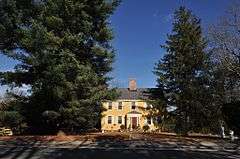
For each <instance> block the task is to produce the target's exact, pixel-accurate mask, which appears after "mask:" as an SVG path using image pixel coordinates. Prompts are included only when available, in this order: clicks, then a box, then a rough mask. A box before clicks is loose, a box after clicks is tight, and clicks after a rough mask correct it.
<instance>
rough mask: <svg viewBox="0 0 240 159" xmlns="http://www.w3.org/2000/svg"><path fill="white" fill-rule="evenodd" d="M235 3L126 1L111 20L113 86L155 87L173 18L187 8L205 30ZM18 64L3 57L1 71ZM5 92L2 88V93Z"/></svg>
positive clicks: (225, 0) (222, 0)
mask: <svg viewBox="0 0 240 159" xmlns="http://www.w3.org/2000/svg"><path fill="white" fill-rule="evenodd" d="M231 2H234V0H122V3H121V5H120V6H119V7H118V9H117V11H116V12H115V14H114V15H113V16H112V17H111V19H110V21H111V23H112V28H113V30H114V34H115V39H114V40H113V46H114V48H115V49H116V60H115V63H114V70H113V72H112V73H111V76H112V77H113V78H114V80H113V81H112V84H113V85H114V86H119V87H127V85H128V79H129V78H136V79H137V83H138V87H154V86H155V85H156V82H155V81H156V77H155V76H154V74H153V73H152V71H153V67H154V64H155V63H156V62H157V61H158V60H159V59H160V58H161V57H162V55H163V54H164V50H162V49H161V48H160V45H161V44H164V42H165V40H166V35H167V34H168V33H171V27H172V25H171V23H172V15H173V12H174V10H175V9H176V8H178V7H179V6H180V5H185V6H186V7H188V8H190V9H191V10H192V11H193V13H194V14H195V15H197V16H198V17H200V18H201V19H202V26H203V29H204V30H206V29H207V27H208V26H209V25H210V24H212V23H216V21H217V19H218V18H219V17H220V16H222V15H224V12H225V10H226V8H227V6H229V5H230V3H231ZM14 64H15V62H13V61H12V60H9V59H7V58H6V57H4V56H2V55H0V70H11V69H12V68H13V66H14ZM1 89H3V88H0V90H1Z"/></svg>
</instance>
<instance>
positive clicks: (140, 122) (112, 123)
mask: <svg viewBox="0 0 240 159" xmlns="http://www.w3.org/2000/svg"><path fill="white" fill-rule="evenodd" d="M147 91H148V88H137V84H136V80H134V79H131V80H130V81H129V87H128V88H119V89H117V92H118V93H119V97H118V99H117V100H115V101H105V102H103V107H104V108H105V109H106V111H104V112H103V113H102V119H101V129H102V131H118V130H120V129H121V127H124V128H125V129H127V130H130V131H131V130H134V129H142V128H143V126H144V125H148V126H149V128H150V130H154V129H156V127H155V126H154V123H153V119H152V118H151V117H150V116H149V114H150V108H151V105H149V104H148V103H147V99H148V95H147ZM121 125H122V126H121Z"/></svg>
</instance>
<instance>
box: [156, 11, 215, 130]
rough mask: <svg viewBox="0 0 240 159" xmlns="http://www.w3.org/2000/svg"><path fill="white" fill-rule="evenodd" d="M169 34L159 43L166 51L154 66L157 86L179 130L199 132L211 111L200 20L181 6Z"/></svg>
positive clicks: (207, 59) (206, 63)
mask: <svg viewBox="0 0 240 159" xmlns="http://www.w3.org/2000/svg"><path fill="white" fill-rule="evenodd" d="M172 32H173V33H172V34H171V35H168V40H167V41H166V44H165V45H163V46H162V48H164V49H165V50H166V54H165V55H164V57H163V58H162V59H161V60H160V61H159V63H158V64H157V65H156V67H155V74H156V75H157V82H158V88H160V89H162V90H163V91H164V93H165V101H166V102H167V105H168V107H175V108H176V112H175V113H176V119H177V124H176V128H177V131H178V132H179V133H187V131H188V130H194V131H201V130H200V129H202V128H204V127H205V126H207V125H209V124H210V123H209V120H208V119H209V116H211V115H210V114H211V113H212V110H211V108H210V107H209V103H211V102H210V100H211V92H210V89H211V87H210V82H209V79H210V76H209V71H208V69H209V58H208V56H207V54H206V53H205V49H206V42H205V40H204V38H203V36H202V30H201V26H200V20H199V19H198V18H197V17H196V16H194V15H193V14H192V13H191V11H190V10H187V9H186V8H184V7H180V9H178V10H176V12H175V14H174V22H173V30H172Z"/></svg>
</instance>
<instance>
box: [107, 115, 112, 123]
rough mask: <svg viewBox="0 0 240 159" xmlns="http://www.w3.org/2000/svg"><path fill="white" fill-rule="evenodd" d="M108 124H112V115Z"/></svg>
mask: <svg viewBox="0 0 240 159" xmlns="http://www.w3.org/2000/svg"><path fill="white" fill-rule="evenodd" d="M108 124H112V116H108Z"/></svg>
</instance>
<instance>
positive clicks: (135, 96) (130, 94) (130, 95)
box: [117, 88, 152, 100]
mask: <svg viewBox="0 0 240 159" xmlns="http://www.w3.org/2000/svg"><path fill="white" fill-rule="evenodd" d="M150 89H152V88H137V90H135V91H131V90H129V89H128V88H118V89H117V92H118V93H119V97H118V99H120V100H121V99H122V100H123V99H124V100H126V99H129V100H141V99H142V100H146V99H149V92H150V91H149V90H150Z"/></svg>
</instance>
